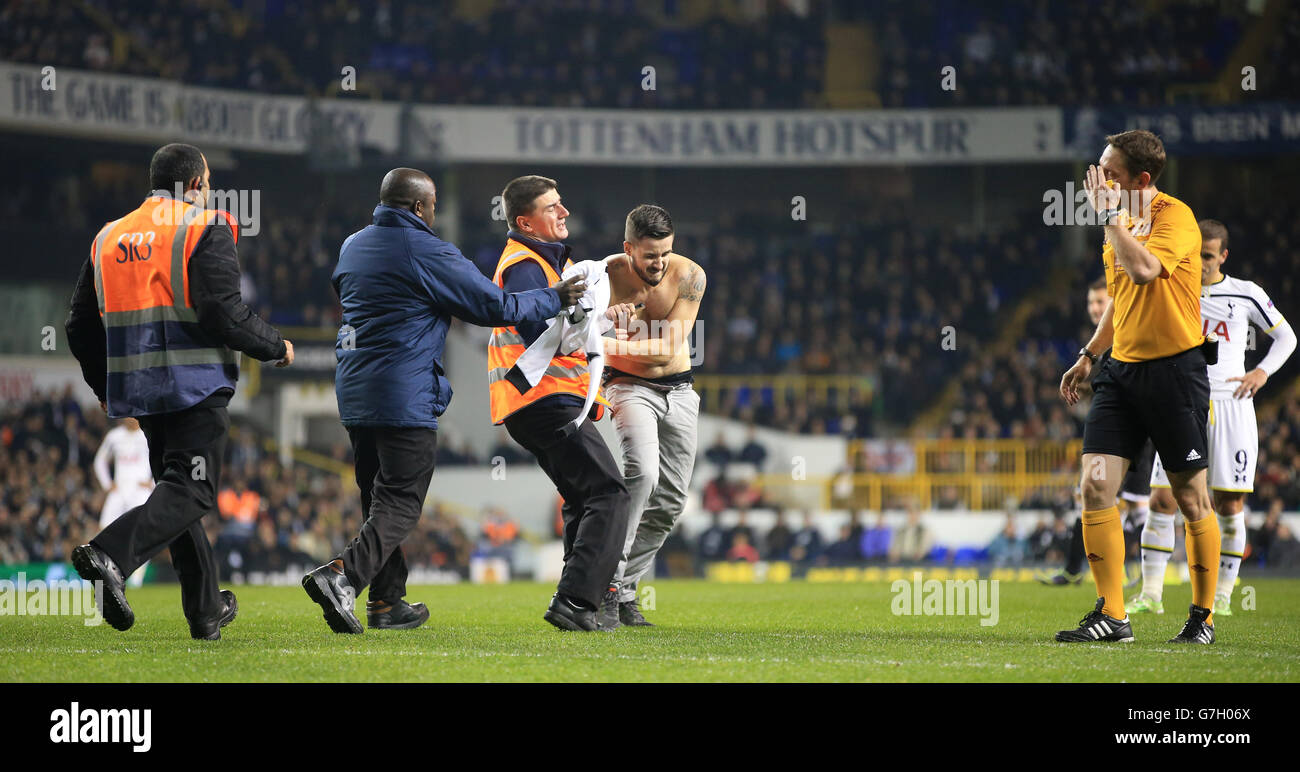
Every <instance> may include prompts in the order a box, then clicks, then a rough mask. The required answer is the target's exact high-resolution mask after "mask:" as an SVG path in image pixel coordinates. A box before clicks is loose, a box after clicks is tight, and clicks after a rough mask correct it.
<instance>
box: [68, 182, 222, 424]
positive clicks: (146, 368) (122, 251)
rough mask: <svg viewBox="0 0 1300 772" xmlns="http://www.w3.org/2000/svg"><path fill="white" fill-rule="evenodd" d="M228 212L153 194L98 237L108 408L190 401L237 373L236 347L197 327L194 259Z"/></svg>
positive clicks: (146, 408)
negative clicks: (192, 288)
mask: <svg viewBox="0 0 1300 772" xmlns="http://www.w3.org/2000/svg"><path fill="white" fill-rule="evenodd" d="M222 217H224V218H225V220H226V221H227V223H229V224H230V227H231V231H232V234H233V235H234V237H235V238H236V239H238V233H239V231H238V227H237V225H236V224H235V222H234V219H233V218H232V217H231V216H230V215H229V214H227V213H226V212H220V211H216V210H205V209H203V208H202V207H198V206H195V205H193V204H190V203H187V202H184V201H176V200H174V199H171V198H167V197H161V196H151V197H150V198H147V199H145V202H144V203H143V204H142V205H141V206H140V207H139V208H138V209H136V210H135V211H134V212H132V213H130V214H128V215H127V216H125V217H123V218H121V219H119V220H114V221H113V222H110V223H108V224H107V225H105V226H104V227H103V228H102V229H101V230H100V232H99V233H98V234H97V235H96V236H95V241H94V244H93V246H92V248H91V262H92V264H93V267H94V274H95V295H96V298H97V300H98V302H99V312H100V315H101V317H102V318H103V322H104V332H105V335H106V338H107V341H106V342H107V350H108V361H107V365H108V389H107V391H108V394H107V403H108V410H109V415H110V416H113V417H115V418H116V417H123V416H141V415H153V414H157V413H168V412H175V411H177V410H183V409H185V408H187V407H191V406H193V405H195V404H197V403H198V402H200V401H202V400H203V399H204V398H206V397H208V396H210V395H211V394H213V393H214V392H216V391H217V390H219V389H222V388H230V389H233V388H234V386H235V382H236V380H237V379H238V377H239V367H238V354H237V353H236V352H234V351H232V350H231V349H229V348H227V347H226V346H225V345H223V344H222V343H221V342H220V341H217V340H214V339H213V338H212V336H211V335H209V334H208V333H206V332H205V331H204V330H203V328H202V327H200V326H199V323H198V321H199V319H198V312H197V311H196V310H195V308H194V307H193V306H192V305H191V303H190V298H189V258H190V255H192V254H193V252H194V249H195V247H196V246H197V245H198V242H199V239H200V238H202V236H203V233H204V232H205V231H206V229H207V228H208V226H209V225H211V224H213V223H214V222H217V221H218V218H222Z"/></svg>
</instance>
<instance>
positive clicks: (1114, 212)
mask: <svg viewBox="0 0 1300 772" xmlns="http://www.w3.org/2000/svg"><path fill="white" fill-rule="evenodd" d="M1098 214H1100V215H1101V224H1102V225H1112V224H1114V223H1116V222H1118V221H1119V210H1118V209H1103V210H1102V211H1100V212H1098Z"/></svg>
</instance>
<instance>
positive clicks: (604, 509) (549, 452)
mask: <svg viewBox="0 0 1300 772" xmlns="http://www.w3.org/2000/svg"><path fill="white" fill-rule="evenodd" d="M581 409H582V408H581V405H574V404H571V403H568V402H564V401H557V400H555V399H543V400H540V401H538V402H535V403H533V404H531V405H529V406H528V407H525V408H523V409H522V410H519V411H517V412H516V413H514V414H512V415H511V416H509V417H508V418H506V420H505V425H506V430H507V431H508V432H510V436H511V437H513V438H514V439H515V442H518V443H519V444H520V445H522V446H523V447H524V448H525V449H527V450H528V451H529V452H530V453H532V454H533V455H534V456H536V457H537V463H538V464H539V465H541V467H542V470H543V471H545V472H546V475H547V476H548V477H550V478H551V481H552V482H554V483H555V487H556V490H558V491H559V493H560V495H561V496H563V497H564V507H563V509H562V515H563V518H564V571H563V572H562V573H561V574H560V583H559V586H558V587H557V588H556V590H557V591H558V592H559V593H560V594H561V595H567V596H569V597H572V598H575V599H577V600H581V601H584V602H586V603H588V604H590V605H592V606H594V607H597V608H599V607H600V601H601V598H602V596H603V595H604V594H605V590H606V588H607V587H609V583H610V581H611V580H612V579H613V577H614V571H615V570H616V569H617V568H618V562H619V560H620V559H622V557H623V540H624V537H625V536H626V533H627V516H628V507H629V506H630V502H631V499H630V497H629V496H628V492H627V487H626V486H625V485H624V484H623V475H622V474H621V473H620V472H619V470H618V464H617V463H616V462H615V461H614V456H613V455H612V454H610V452H609V447H608V446H607V445H606V444H605V440H604V438H602V437H601V436H600V432H599V431H597V430H596V427H595V425H594V424H593V423H592V422H591V421H584V422H583V423H582V428H581V429H579V430H578V431H577V432H575V433H573V434H570V435H568V436H567V437H563V438H560V437H559V436H558V434H557V431H558V430H559V429H560V428H561V427H563V426H564V425H565V424H567V423H568V422H569V421H572V420H573V419H574V418H576V417H577V416H578V413H579V412H580V411H581Z"/></svg>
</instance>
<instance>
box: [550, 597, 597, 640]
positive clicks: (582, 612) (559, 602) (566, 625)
mask: <svg viewBox="0 0 1300 772" xmlns="http://www.w3.org/2000/svg"><path fill="white" fill-rule="evenodd" d="M542 618H543V619H545V620H546V621H547V622H550V623H551V624H553V625H555V626H556V627H558V628H560V629H561V630H571V631H574V632H584V633H593V632H595V631H596V630H598V629H600V627H599V625H597V624H596V610H595V609H591V608H587V607H586V606H580V605H578V604H577V603H574V602H573V601H572V600H569V599H568V598H566V597H564V596H562V595H560V594H559V593H558V592H557V593H555V596H554V597H552V598H551V605H550V606H548V607H547V609H546V614H544V615H543V617H542Z"/></svg>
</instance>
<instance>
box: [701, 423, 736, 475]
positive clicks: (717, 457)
mask: <svg viewBox="0 0 1300 772" xmlns="http://www.w3.org/2000/svg"><path fill="white" fill-rule="evenodd" d="M733 456H734V454H733V453H732V452H731V448H729V447H727V440H726V437H724V436H723V434H722V432H720V431H719V432H718V436H716V437H714V438H713V444H712V445H710V446H709V447H708V448H707V449H705V451H704V458H705V459H706V460H707V461H709V463H711V464H715V465H716V466H717V467H718V474H719V475H724V474H726V471H727V464H730V463H731V460H732V457H733Z"/></svg>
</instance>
